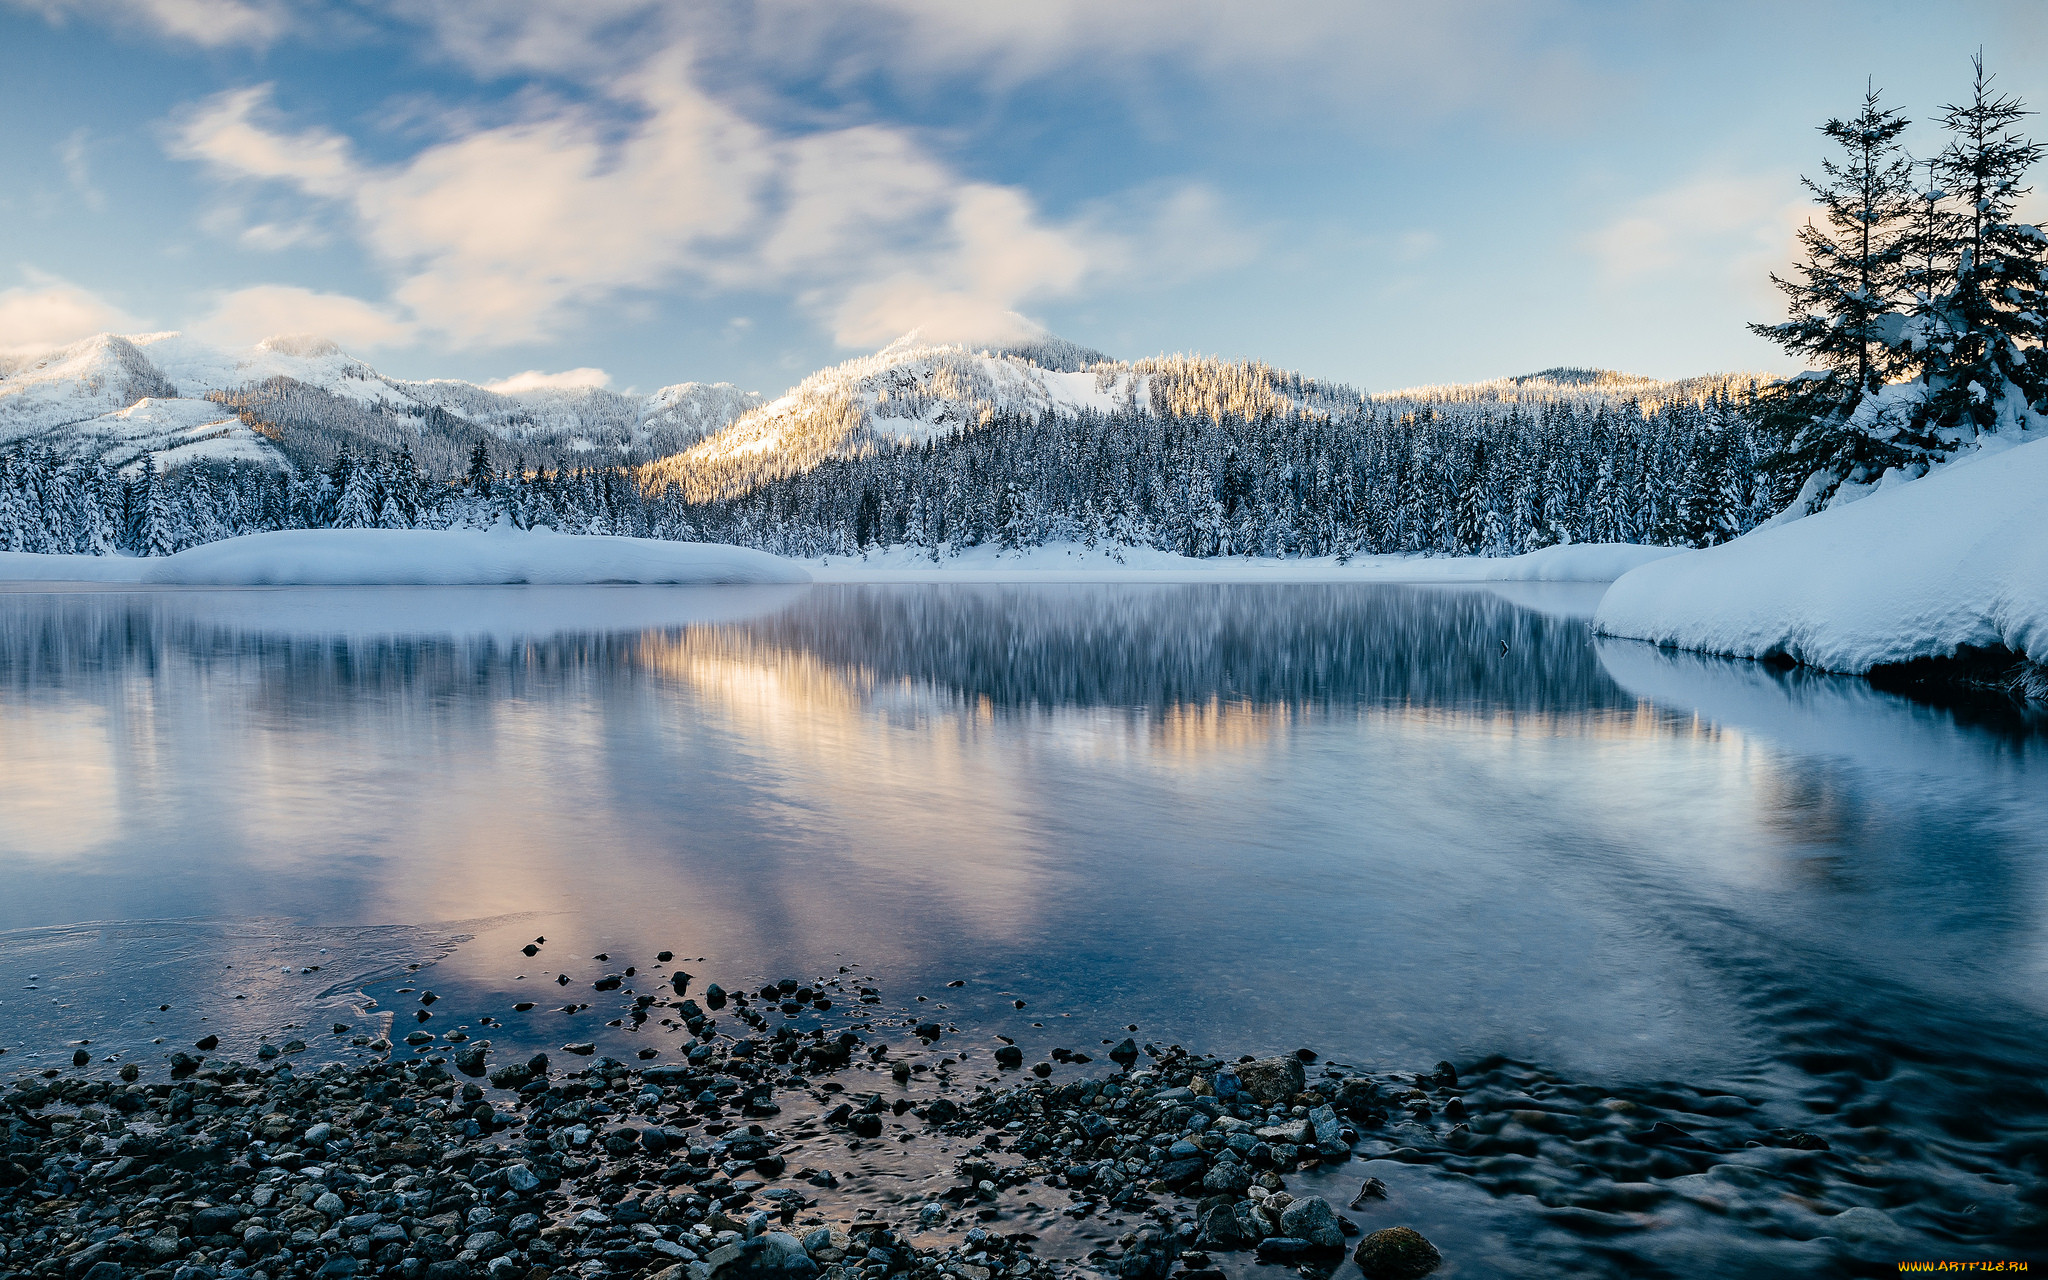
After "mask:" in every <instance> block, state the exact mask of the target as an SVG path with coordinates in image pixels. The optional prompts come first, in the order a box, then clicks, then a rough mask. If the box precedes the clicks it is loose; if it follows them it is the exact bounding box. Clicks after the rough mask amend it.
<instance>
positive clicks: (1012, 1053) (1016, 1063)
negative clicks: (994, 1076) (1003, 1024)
mask: <svg viewBox="0 0 2048 1280" xmlns="http://www.w3.org/2000/svg"><path fill="white" fill-rule="evenodd" d="M995 1059H996V1065H997V1066H998V1067H1001V1068H1002V1069H1003V1070H1005V1071H1015V1070H1016V1069H1017V1068H1018V1067H1021V1066H1023V1065H1024V1051H1023V1050H1022V1049H1019V1048H1018V1047H1017V1046H1016V1045H1013V1044H1006V1045H1001V1046H999V1047H997V1049H996V1052H995Z"/></svg>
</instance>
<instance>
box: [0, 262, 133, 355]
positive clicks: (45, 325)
mask: <svg viewBox="0 0 2048 1280" xmlns="http://www.w3.org/2000/svg"><path fill="white" fill-rule="evenodd" d="M140 327H141V325H140V324H139V323H138V322H137V321H136V319H135V317H133V316H131V315H129V314H128V313H127V312H126V311H123V310H122V309H121V308H120V307H118V306H116V305H114V304H113V303H111V302H109V301H107V300H106V299H105V298H102V297H100V296H99V295H97V294H95V293H93V292H91V291H90V290H87V289H82V288H80V287H79V286H77V285H75V284H72V283H70V282H69V281H65V280H60V279H58V278H57V277H55V276H51V275H46V274H44V273H42V272H34V271H32V272H29V273H28V283H27V284H24V285H19V286H17V287H15V288H12V289H0V355H34V354H39V353H41V352H44V351H49V350H53V349H54V348H57V347H61V346H64V345H65V344H66V343H71V342H76V341H78V340H79V339H80V338H88V337H91V336H92V335H93V334H96V333H105V332H108V331H121V330H134V329H137V328H140Z"/></svg>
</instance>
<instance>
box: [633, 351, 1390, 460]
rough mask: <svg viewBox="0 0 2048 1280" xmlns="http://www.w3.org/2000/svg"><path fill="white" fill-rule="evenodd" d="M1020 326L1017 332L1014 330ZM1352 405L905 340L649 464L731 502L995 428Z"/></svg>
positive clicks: (1224, 374) (1297, 393)
mask: <svg viewBox="0 0 2048 1280" xmlns="http://www.w3.org/2000/svg"><path fill="white" fill-rule="evenodd" d="M1020 325H1021V321H1020ZM1361 401H1362V397H1361V396H1360V394H1359V393H1358V392H1357V391H1355V390H1353V389H1351V388H1349V387H1345V386H1341V385H1337V384H1331V383H1319V382H1316V381H1314V380H1313V379H1307V378H1303V377H1301V376H1299V375H1297V374H1290V373H1284V372H1281V371H1279V370H1275V369H1272V368H1269V367H1267V366H1266V365H1263V364H1258V363H1255V362H1253V363H1236V362H1228V361H1223V360H1217V359H1213V358H1209V357H1202V356H1162V357H1158V358H1155V359H1147V360H1140V361H1136V362H1127V361H1122V360H1116V359H1113V358H1111V357H1110V356H1107V355H1104V354H1103V353H1102V352H1100V351H1096V350H1093V349H1091V348H1087V347H1082V346H1079V345H1077V344H1075V343H1072V342H1068V341H1067V340H1065V339H1063V338H1060V337H1057V336H1055V335H1053V334H1050V333H1046V332H1044V331H1043V330H1036V331H1033V330H1029V329H1025V330H1022V332H1021V333H1019V332H1017V331H1013V332H1012V333H1010V334H1007V335H1005V337H1004V338H1003V339H1002V340H1000V341H994V342H987V343H976V342H962V341H943V342H942V341H934V340H932V339H929V338H927V337H926V336H925V335H924V334H922V333H920V332H917V331H915V330H913V331H912V332H910V333H907V334H905V335H904V336H903V337H901V338H898V339H897V340H896V341H895V342H892V343H890V344H889V345H888V346H886V347H884V348H882V349H881V350H880V351H878V352H876V353H875V354H873V355H871V356H861V357H858V358H856V359H852V360H848V361H846V362H845V363H843V364H839V365H835V366H833V367H832V368H830V369H824V370H820V371H819V372H817V373H814V374H812V375H811V376H810V377H808V378H805V379H804V380H803V381H802V382H800V383H798V384H797V385H796V386H795V387H794V388H792V389H791V390H790V391H788V392H787V393H785V394H784V395H782V396H780V397H778V398H777V399H775V400H773V401H770V402H769V403H767V404H765V405H762V406H760V407H759V408H757V409H754V410H752V411H751V412H748V413H745V414H743V415H741V416H740V417H738V418H736V419H735V420H734V421H733V422H732V423H731V424H730V425H728V426H726V427H725V428H724V429H723V430H720V431H717V432H714V433H712V434H710V435H707V436H706V437H705V438H704V439H703V441H702V442H701V443H699V444H697V445H695V446H693V447H692V448H690V449H687V450H685V451H683V452H681V453H679V454H677V455H676V456H674V457H671V458H667V459H664V460H662V461H659V462H656V463H653V464H651V465H650V466H649V467H648V468H647V474H648V476H649V478H650V479H651V480H652V481H653V482H654V483H655V484H656V485H657V487H660V486H662V485H668V484H674V485H681V486H682V487H683V489H684V491H685V492H686V494H688V495H689V496H690V497H691V498H692V499H703V498H712V497H726V496H731V495H733V494H736V493H740V492H744V491H745V490H747V489H750V488H752V487H754V486H756V485H759V484H761V483H763V482H765V481H767V480H772V479H775V478H777V477H780V476H785V475H793V474H796V473H799V472H802V471H806V470H808V469H810V468H811V467H814V466H816V465H817V464H818V463H819V462H821V461H823V460H825V459H827V458H834V457H842V458H843V457H857V456H860V455H861V454H863V453H866V452H869V451H871V450H874V449H876V448H882V447H888V446H892V445H914V444H922V443H924V442H926V441H928V440H933V439H937V438H940V437H943V436H946V435H949V434H951V433H952V432H955V431H961V430H971V429H973V428H974V427H976V426H978V425H980V424H982V423H985V422H987V421H989V420H990V419H991V418H992V417H994V416H997V415H1019V414H1021V415H1024V416H1028V417H1032V418H1038V417H1041V416H1043V415H1045V414H1048V413H1058V414H1068V415H1072V414H1076V413H1079V412H1082V411H1084V410H1092V411H1095V412H1100V413H1113V412H1134V413H1169V412H1172V413H1189V412H1191V413H1207V414H1210V415H1212V416H1214V415H1217V414H1222V413H1235V414H1242V415H1248V416H1256V415H1257V414H1258V413H1260V412H1261V411H1286V410H1288V409H1291V408H1307V409H1318V410H1322V411H1325V412H1329V411H1340V410H1347V409H1348V410H1355V409H1357V408H1358V406H1359V405H1360V403H1361Z"/></svg>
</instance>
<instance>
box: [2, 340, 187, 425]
mask: <svg viewBox="0 0 2048 1280" xmlns="http://www.w3.org/2000/svg"><path fill="white" fill-rule="evenodd" d="M177 394H178V391H177V388H176V387H175V386H174V385H173V384H172V383H171V381H170V379H168V378H166V377H165V376H164V374H163V371H162V370H160V369H158V368H157V367H156V365H154V364H152V363H151V362H150V359H149V357H148V356H146V355H144V354H143V352H142V350H141V348H140V347H138V346H137V345H136V344H135V343H133V342H130V341H129V340H128V339H126V338H120V337H116V336H114V335H113V334H109V333H103V334H100V335H99V336H98V337H94V338H86V339H84V340H83V341H80V342H74V343H72V344H71V345H70V346H68V347H63V348H61V349H59V350H56V351H52V352H50V353H49V354H48V355H45V356H41V357H37V358H35V359H32V360H24V361H20V362H18V363H17V364H16V365H15V366H14V367H13V368H11V369H7V370H5V371H4V376H0V445H7V444H12V443H14V442H16V441H19V440H24V439H35V438H39V437H42V436H45V435H46V434H48V433H49V432H50V431H51V430H52V429H53V428H57V427H61V426H64V425H66V424H69V423H74V422H85V421H88V420H90V419H93V418H97V417H99V416H100V415H102V414H106V413H112V412H114V411H115V410H117V409H125V408H127V407H128V406H129V405H131V404H134V403H135V402H136V401H138V400H140V399H142V398H143V397H144V396H164V397H169V396H175V395H177Z"/></svg>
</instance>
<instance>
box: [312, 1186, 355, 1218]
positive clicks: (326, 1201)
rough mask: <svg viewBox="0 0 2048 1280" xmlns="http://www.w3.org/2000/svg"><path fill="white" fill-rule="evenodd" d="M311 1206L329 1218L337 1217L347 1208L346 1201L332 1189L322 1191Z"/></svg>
mask: <svg viewBox="0 0 2048 1280" xmlns="http://www.w3.org/2000/svg"><path fill="white" fill-rule="evenodd" d="M313 1208H314V1209H315V1210H317V1211H318V1212H320V1213H324V1214H326V1215H327V1216H328V1217H330V1218H338V1217H340V1216H341V1215H342V1214H343V1213H345V1212H347V1210H348V1203H347V1202H346V1201H344V1200H343V1199H342V1198H341V1197H340V1196H338V1195H336V1194H334V1193H333V1192H332V1191H323V1192H321V1193H320V1194H319V1195H318V1196H316V1197H315V1198H314V1200H313Z"/></svg>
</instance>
